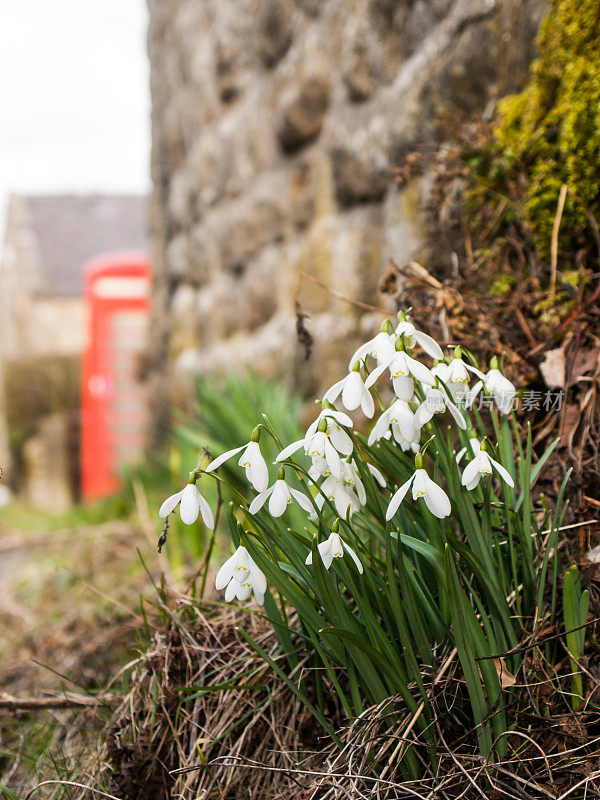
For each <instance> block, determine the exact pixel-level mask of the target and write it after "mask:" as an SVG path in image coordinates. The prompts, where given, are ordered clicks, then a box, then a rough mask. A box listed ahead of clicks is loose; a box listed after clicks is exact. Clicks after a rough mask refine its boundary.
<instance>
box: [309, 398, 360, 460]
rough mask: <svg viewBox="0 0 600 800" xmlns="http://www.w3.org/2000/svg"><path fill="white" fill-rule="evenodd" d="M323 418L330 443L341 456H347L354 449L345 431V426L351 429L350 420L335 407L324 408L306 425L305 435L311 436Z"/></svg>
mask: <svg viewBox="0 0 600 800" xmlns="http://www.w3.org/2000/svg"><path fill="white" fill-rule="evenodd" d="M323 420H324V421H325V423H326V425H327V428H326V430H325V433H326V434H327V436H328V437H329V439H330V441H331V444H332V445H333V446H334V447H335V449H336V450H337V451H338V453H341V455H343V456H349V455H350V454H351V453H352V450H353V449H354V444H353V443H352V439H351V438H350V437H349V436H348V434H347V433H346V431H345V428H349V429H350V430H352V420H351V419H350V417H349V416H348V414H344V412H343V411H338V410H337V409H335V408H324V409H323V410H322V411H321V413H320V414H319V416H318V417H317V418H316V420H315V421H314V422H312V423H311V424H310V425H309V426H308V428H307V430H306V435H307V436H311V435H312V434H313V433H315V431H316V430H317V429H318V427H319V425H320V424H321V422H322V421H323Z"/></svg>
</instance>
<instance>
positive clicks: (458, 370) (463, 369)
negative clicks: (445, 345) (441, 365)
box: [440, 347, 469, 403]
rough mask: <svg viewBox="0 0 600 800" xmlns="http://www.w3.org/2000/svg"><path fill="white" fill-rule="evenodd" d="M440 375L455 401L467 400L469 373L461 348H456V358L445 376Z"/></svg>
mask: <svg viewBox="0 0 600 800" xmlns="http://www.w3.org/2000/svg"><path fill="white" fill-rule="evenodd" d="M440 377H441V379H442V381H444V383H445V384H446V386H447V387H448V389H449V391H450V394H451V395H452V398H453V400H454V402H455V403H458V402H460V401H464V400H465V398H466V396H467V394H468V392H469V373H468V371H467V365H466V364H465V362H464V361H463V360H462V358H461V356H460V348H458V347H457V348H456V350H455V355H454V358H453V359H452V360H451V361H450V363H449V364H448V365H447V369H446V375H445V377H443V376H440Z"/></svg>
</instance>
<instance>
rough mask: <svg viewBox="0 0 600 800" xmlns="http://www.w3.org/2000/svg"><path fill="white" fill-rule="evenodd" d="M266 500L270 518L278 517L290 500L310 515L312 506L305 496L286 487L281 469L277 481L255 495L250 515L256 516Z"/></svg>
mask: <svg viewBox="0 0 600 800" xmlns="http://www.w3.org/2000/svg"><path fill="white" fill-rule="evenodd" d="M267 500H268V501H269V514H271V516H272V517H280V516H281V515H282V514H283V512H284V511H285V510H286V508H287V507H288V505H289V504H290V503H291V502H292V500H295V501H296V502H297V503H298V505H299V506H300V508H303V509H304V511H308V512H309V513H310V512H311V511H312V510H313V507H312V504H311V502H310V500H309V499H308V497H307V496H306V495H305V494H302V492H300V491H298V489H292V487H291V486H288V485H287V483H286V482H285V472H284V470H283V468H281V469H280V470H279V474H278V476H277V480H276V481H275V483H274V484H273V486H270V487H269V488H268V489H265V491H264V492H260V494H257V495H256V497H255V498H254V500H253V501H252V502H251V503H250V508H249V509H248V510H249V511H250V513H251V514H256V513H257V512H258V511H260V509H261V508H262V507H263V506H264V504H265V503H266V501H267Z"/></svg>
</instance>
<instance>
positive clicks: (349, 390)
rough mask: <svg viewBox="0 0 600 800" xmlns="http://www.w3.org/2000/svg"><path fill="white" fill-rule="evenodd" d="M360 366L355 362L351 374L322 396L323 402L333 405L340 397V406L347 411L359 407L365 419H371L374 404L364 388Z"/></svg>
mask: <svg viewBox="0 0 600 800" xmlns="http://www.w3.org/2000/svg"><path fill="white" fill-rule="evenodd" d="M359 370H360V365H359V362H358V361H357V362H356V364H355V365H354V369H353V370H352V372H349V373H348V374H347V375H346V377H345V378H342V380H341V381H338V382H337V383H334V384H333V386H332V387H331V388H330V389H328V390H327V391H326V392H325V394H324V395H323V400H327V402H328V403H333V402H334V401H335V400H336V399H337V398H338V397H339V395H340V393H341V395H342V405H343V406H344V408H347V409H348V411H356V409H357V408H358V407H359V406H360V407H361V408H362V411H363V414H364V415H365V417H369V418H370V417H372V416H373V413H374V411H375V404H374V402H373V398H372V397H371V393H370V392H369V390H368V389H367V388H366V386H365V384H364V381H363V379H362V376H361V374H360V371H359Z"/></svg>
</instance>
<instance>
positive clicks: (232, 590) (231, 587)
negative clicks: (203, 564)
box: [225, 579, 239, 603]
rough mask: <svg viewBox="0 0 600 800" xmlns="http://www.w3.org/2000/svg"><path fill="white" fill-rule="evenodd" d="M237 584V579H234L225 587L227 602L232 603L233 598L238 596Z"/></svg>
mask: <svg viewBox="0 0 600 800" xmlns="http://www.w3.org/2000/svg"><path fill="white" fill-rule="evenodd" d="M236 584H237V581H234V580H233V579H232V580H230V581H229V583H228V584H227V588H226V589H225V602H226V603H231V601H232V600H233V598H234V597H235V596H236V594H237V585H236ZM238 585H239V584H238Z"/></svg>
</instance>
